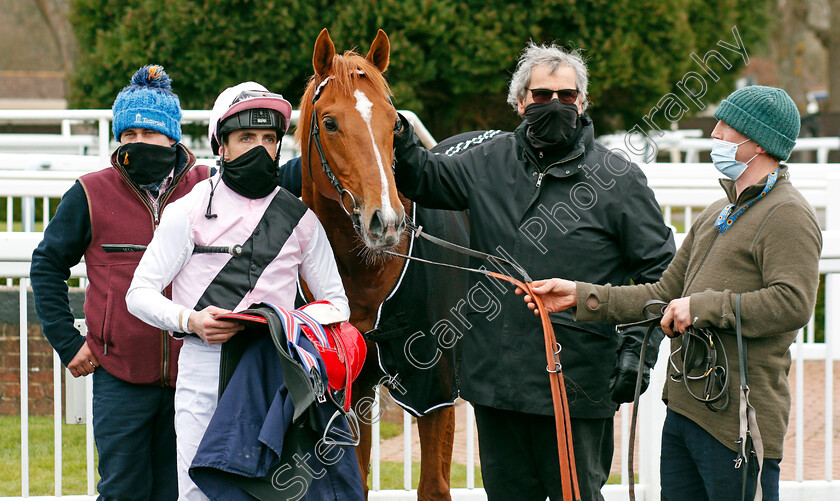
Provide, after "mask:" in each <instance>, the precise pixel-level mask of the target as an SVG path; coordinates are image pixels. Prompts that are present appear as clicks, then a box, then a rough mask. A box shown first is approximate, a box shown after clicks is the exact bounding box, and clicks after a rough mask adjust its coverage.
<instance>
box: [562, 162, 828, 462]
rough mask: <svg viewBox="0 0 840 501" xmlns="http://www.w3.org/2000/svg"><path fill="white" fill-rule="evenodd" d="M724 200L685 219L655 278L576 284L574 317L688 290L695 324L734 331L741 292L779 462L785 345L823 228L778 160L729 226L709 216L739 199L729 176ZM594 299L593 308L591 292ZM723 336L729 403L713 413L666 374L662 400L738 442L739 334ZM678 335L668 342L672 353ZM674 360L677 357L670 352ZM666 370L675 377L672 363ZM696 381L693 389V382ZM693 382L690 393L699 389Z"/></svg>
mask: <svg viewBox="0 0 840 501" xmlns="http://www.w3.org/2000/svg"><path fill="white" fill-rule="evenodd" d="M766 181H767V179H766V178H765V179H763V180H762V181H761V182H760V183H759V184H755V185H753V186H750V187H748V188H747V189H745V190H744V191H743V193H741V196H740V197H738V200H737V202H736V207H735V209H734V210H733V212H735V211H737V210H738V209H739V208H740V207H741V206H743V205H744V204H745V203H746V202H747V201H749V200H751V199H753V198H755V197H756V196H758V194H759V193H761V191H762V190H763V189H764V186H765V183H766ZM720 183H721V186H723V189H724V190H725V191H726V195H727V198H725V199H721V200H718V201H717V202H715V203H713V204H712V205H710V206H709V207H708V208H707V209H706V210H705V211H703V213H702V214H701V215H700V216H699V217H698V218H697V220H696V221H695V222H694V224H693V225H692V226H691V229H690V230H689V232H688V234H687V235H686V238H685V241H684V242H683V244H682V247H680V249H679V251H677V255H676V256H675V257H674V260H673V261H672V262H671V265H670V266H669V267H668V269H667V270H666V271H665V273H664V274H663V275H662V279H661V280H659V282H657V283H654V284H643V285H637V286H624V287H612V286H610V285H605V286H597V285H592V284H586V283H578V284H577V291H578V307H577V311H576V313H575V320H576V321H593V320H606V321H608V322H628V321H633V320H640V319H642V318H643V316H642V306H643V305H644V303H645V302H646V301H647V300H649V299H661V300H663V301H666V302H668V301H670V300H672V299H676V298H680V297H690V298H691V300H690V310H691V318H692V319H693V323H694V325H695V326H696V327H715V328H718V329H728V330H731V331H732V332H734V329H735V313H734V307H735V294H736V293H741V325H742V331H743V335H744V341H745V344H746V346H747V356H748V359H747V364H748V367H749V370H748V378H749V381H748V383H749V387H750V402H751V403H752V405H753V406H754V407H755V409H756V417H757V420H758V427H759V430H760V432H761V437H762V439H763V441H764V446H765V457H768V458H773V459H780V458H781V457H782V445H783V442H784V437H785V433H786V431H787V425H788V416H789V414H790V402H791V398H790V386H789V384H788V377H787V376H788V373H789V371H790V364H791V355H790V349H789V348H790V345H791V343H793V341H794V340H795V338H796V333H797V331H798V329H800V328H801V327H802V326H804V325H805V324H806V323H807V322H808V320H809V319H810V317H811V313H812V312H813V310H814V303H815V301H816V295H817V286H818V283H819V271H818V265H819V259H820V251H821V248H822V234H821V233H820V228H819V226H818V224H817V219H816V216H815V215H814V211H813V209H812V208H811V206H810V205H809V204H808V202H807V201H806V200H805V198H804V197H803V196H802V194H801V193H799V191H798V190H797V189H796V188H794V187H793V185H792V184H791V183H790V181H789V179H788V168H787V166H784V165H783V166H782V167H781V168H780V171H779V179H778V181H777V182H776V185H775V186H774V187H773V189H771V190H770V191H769V192H768V193H767V195H765V197H764V198H762V199H760V200H758V201H757V202H755V204H753V205H752V206H751V207H749V208H748V209H747V210H746V212H744V213H743V214H742V215H741V216H740V217H739V218H738V219H737V220H736V221H735V223H734V224H733V225H732V226H731V227H730V228H729V229H728V230H727V231H726V232H725V233H719V232H718V230H717V229H716V228H715V226H714V223H715V220H716V219H717V216H718V214H719V213H720V211H721V209H723V208H724V207H725V206H726V205H727V204H728V203H730V202H732V201H734V199H735V193H736V191H735V183H734V182H733V181H731V180H728V179H722V180H721V181H720ZM593 296H594V298H597V300H598V301H597V304H598V306H597V308H594V309H592V308H589V307H588V306H587V299H590V298H592V297H593ZM732 332H723V333H722V334H721V338H722V342H723V346H724V349H725V350H726V356H727V357H728V360H729V405H728V406H727V408H726V409H725V410H723V411H721V412H713V411H711V410H709V409H708V408H707V407H706V405H705V404H703V403H701V402H699V401H697V400H695V399H694V398H693V397H691V396H690V395H689V394H688V392H687V391H686V388H685V386H684V383H682V382H674V381H673V380H671V378H670V377H669V378H667V380H666V384H665V390H664V392H663V396H662V398H663V400H664V401H665V403H666V404H667V405H668V407H669V408H670V409H671V410H673V411H675V412H678V413H679V414H682V415H684V416H686V417H687V418H689V419H691V420H692V421H694V422H695V423H697V424H698V425H699V426H700V427H702V428H703V429H705V430H706V431H708V432H709V433H710V434H711V435H712V436H714V437H715V438H716V439H717V440H719V441H720V442H721V443H722V444H723V445H725V446H727V447H729V448H730V449H732V450H735V449H736V446H735V441H736V440H737V439H738V398H739V391H738V389H739V385H740V383H739V381H740V370H739V364H738V351H737V345H736V342H735V336H734V334H733V333H732ZM680 346H681V338H680V337H676V338H674V339H672V340H671V353H674V352H675V351H676V350H677V349H679V348H680ZM673 359H674V360H675V362H676V361H677V360H679V356H678V355H674V356H673ZM668 374H669V376H670V375H671V374H675V370H674V367H673V366H672V365H671V364H669V365H668ZM693 388H695V387H693ZM699 390H700V388H695V389H694V391H695V393H698V394H699V393H701V392H700V391H699Z"/></svg>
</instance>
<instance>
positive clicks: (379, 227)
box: [368, 210, 385, 238]
mask: <svg viewBox="0 0 840 501" xmlns="http://www.w3.org/2000/svg"><path fill="white" fill-rule="evenodd" d="M368 231H370V234H371V235H372V236H373V237H374V238H380V237H381V236H382V235H383V234H384V233H385V221H384V220H383V218H382V211H380V210H377V211H376V212H374V213H373V216H371V218H370V225H368Z"/></svg>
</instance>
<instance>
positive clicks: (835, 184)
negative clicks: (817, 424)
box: [825, 174, 840, 412]
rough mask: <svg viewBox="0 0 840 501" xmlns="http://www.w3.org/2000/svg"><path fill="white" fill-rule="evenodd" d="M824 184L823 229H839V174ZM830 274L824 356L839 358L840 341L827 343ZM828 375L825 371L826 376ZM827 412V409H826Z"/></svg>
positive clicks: (830, 322) (830, 318) (831, 316)
mask: <svg viewBox="0 0 840 501" xmlns="http://www.w3.org/2000/svg"><path fill="white" fill-rule="evenodd" d="M826 184H827V186H826V189H827V191H826V197H825V198H826V203H825V229H826V230H840V174H830V175H829V177H828V180H827V183H826ZM830 276H832V275H831V274H826V276H825V293H826V298H825V301H826V302H825V304H826V308H825V331H826V345H825V349H826V350H827V353H826V357H827V358H828V359H835V360H836V359H840V343H832V344H831V345H829V340H828V329H829V325H832V328H834V327H833V325H834V320H833V319H834V315H835V314H836V312H835V311H834V308H831V307H829V305H832V304H833V303H831V302H829V297H828V296H829V287H828V282H829V277H830ZM827 375H828V373H827V371H826V376H827ZM826 412H827V411H826Z"/></svg>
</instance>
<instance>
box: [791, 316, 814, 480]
mask: <svg viewBox="0 0 840 501" xmlns="http://www.w3.org/2000/svg"><path fill="white" fill-rule="evenodd" d="M811 318H812V319H813V317H811ZM803 337H805V333H804V332H803V330H802V329H800V330H799V334H797V335H796V380H795V382H794V384H795V385H796V402H795V403H794V405H795V406H796V407H795V412H796V431H795V433H796V442H795V443H796V466H795V468H796V480H797V482H801V481H802V480H803V478H804V475H803V465H804V464H805V457H804V454H805V445H804V444H805V423H804V421H805V409H804V407H805V395H804V393H805V374H804V372H803V371H804V370H805V363H804V362H803V358H804V355H803V353H802V352H803V351H804V349H803V348H804V343H803V342H802V341H803V339H802V338H803Z"/></svg>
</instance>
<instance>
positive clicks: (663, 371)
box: [631, 338, 671, 501]
mask: <svg viewBox="0 0 840 501" xmlns="http://www.w3.org/2000/svg"><path fill="white" fill-rule="evenodd" d="M670 354H671V343H670V342H669V340H668V339H667V338H666V339H665V340H664V341H662V344H660V345H659V357H658V358H657V360H656V366H655V367H654V368H653V370H652V371H651V373H650V386H649V387H648V389H647V391H646V392H645V394H644V395H642V396H641V398H640V400H639V417H638V421H639V422H638V426H639V430H638V435H639V483H638V485H639V486H640V487H642V490H643V492H644V500H645V501H658V500H659V491H660V481H659V455H660V452H661V449H662V425H663V424H664V423H665V411H666V407H665V404H664V403H663V402H662V388H663V387H664V386H665V380H666V377H667V374H668V355H670ZM631 481H632V480H631Z"/></svg>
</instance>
